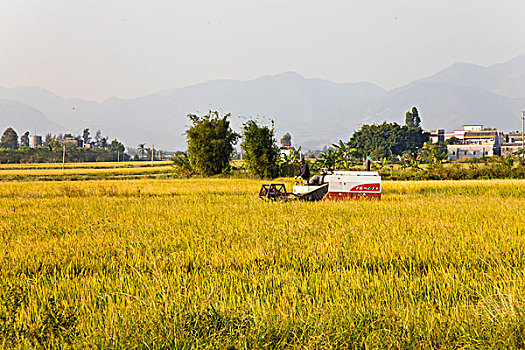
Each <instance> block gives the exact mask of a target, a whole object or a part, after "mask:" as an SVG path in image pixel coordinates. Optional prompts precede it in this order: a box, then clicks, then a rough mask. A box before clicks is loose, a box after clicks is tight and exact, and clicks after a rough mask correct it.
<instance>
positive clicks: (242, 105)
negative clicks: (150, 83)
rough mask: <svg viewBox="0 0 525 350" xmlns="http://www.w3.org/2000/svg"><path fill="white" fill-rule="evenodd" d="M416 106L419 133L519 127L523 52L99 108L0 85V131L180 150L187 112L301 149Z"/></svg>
mask: <svg viewBox="0 0 525 350" xmlns="http://www.w3.org/2000/svg"><path fill="white" fill-rule="evenodd" d="M412 106H417V108H418V109H419V111H420V115H421V117H422V120H423V126H424V127H425V128H430V129H432V128H445V129H447V130H453V129H455V128H458V127H460V126H461V125H462V124H472V123H481V124H484V125H486V126H487V127H497V128H501V129H503V130H506V131H510V130H517V129H520V126H521V118H520V117H521V111H522V110H525V55H522V56H518V57H516V58H514V59H513V60H510V61H508V62H505V63H500V64H496V65H493V66H489V67H481V66H478V65H475V64H469V63H456V64H454V65H452V66H450V67H449V68H447V69H445V70H443V71H441V72H438V73H437V74H434V75H432V76H430V77H426V78H423V79H420V80H417V81H414V82H412V83H410V84H408V85H405V86H403V87H400V88H397V89H393V90H390V91H387V90H385V89H382V88H381V87H379V86H377V85H375V84H371V83H366V82H360V83H346V84H337V83H333V82H330V81H326V80H321V79H306V78H304V77H302V76H301V75H299V74H297V73H294V72H286V73H282V74H277V75H270V76H264V77H261V78H258V79H254V80H250V81H237V80H216V81H210V82H207V83H202V84H198V85H194V86H188V87H185V88H180V89H169V90H164V91H160V92H158V93H155V94H151V95H146V96H143V97H138V98H131V99H118V98H110V99H108V100H106V101H103V102H101V103H98V102H94V101H88V100H82V99H66V98H62V97H60V96H58V95H56V94H54V93H52V92H49V91H47V90H45V89H43V88H40V87H15V88H5V87H0V129H2V130H3V129H5V128H6V127H8V126H12V127H14V128H15V130H17V131H18V133H19V134H21V133H23V132H25V131H26V130H28V131H30V132H31V133H35V132H36V133H38V134H45V133H46V132H53V133H57V132H62V133H64V132H73V133H77V134H78V133H81V130H82V129H83V128H86V127H89V128H90V129H91V131H92V133H94V132H95V131H96V130H97V129H100V130H102V131H103V132H104V133H105V134H107V135H109V137H110V138H115V137H116V138H118V139H119V140H121V141H123V142H124V143H125V144H126V145H128V146H131V147H135V146H136V145H138V144H139V143H146V144H147V145H148V146H149V145H152V144H154V145H155V146H156V147H157V148H163V149H168V150H180V149H185V148H186V144H185V137H184V131H185V129H186V126H187V125H188V124H189V121H188V119H187V117H186V115H187V114H188V113H196V114H203V113H206V112H207V111H208V110H210V109H211V110H218V111H220V112H222V113H228V112H230V113H231V114H232V126H233V127H234V128H239V127H240V126H241V125H242V123H243V122H244V121H245V120H247V119H249V118H257V119H259V120H261V121H263V122H266V123H269V120H270V119H273V120H274V121H275V127H276V132H277V137H278V138H279V137H280V136H281V135H282V134H284V133H286V132H290V134H291V135H292V137H293V142H294V143H295V144H298V145H302V146H303V149H313V148H319V147H322V146H324V145H329V144H330V143H333V142H336V141H338V140H339V139H342V140H348V139H349V138H350V136H351V134H352V132H353V131H354V130H356V129H358V128H359V127H360V125H362V124H363V123H380V122H383V121H396V122H398V123H403V122H404V115H405V112H406V111H407V110H409V109H410V108H412Z"/></svg>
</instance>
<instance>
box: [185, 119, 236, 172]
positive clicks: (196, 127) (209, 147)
mask: <svg viewBox="0 0 525 350" xmlns="http://www.w3.org/2000/svg"><path fill="white" fill-rule="evenodd" d="M229 117H230V114H225V115H224V116H222V117H221V116H220V115H219V113H218V112H216V111H210V112H209V113H208V114H207V115H204V116H202V117H199V116H197V115H195V114H188V118H189V119H190V121H191V122H192V123H193V125H192V126H191V127H190V128H189V129H188V130H186V138H187V142H188V155H189V157H190V163H191V165H192V166H193V167H194V168H195V169H196V170H198V171H199V172H200V173H201V174H202V175H205V176H210V175H214V174H220V173H222V172H223V171H224V170H225V169H226V168H227V167H228V166H229V164H230V158H231V156H232V153H233V145H234V144H235V143H236V142H237V139H238V138H239V135H238V134H236V133H235V132H234V131H233V130H232V129H231V128H230V122H229V120H228V118H229Z"/></svg>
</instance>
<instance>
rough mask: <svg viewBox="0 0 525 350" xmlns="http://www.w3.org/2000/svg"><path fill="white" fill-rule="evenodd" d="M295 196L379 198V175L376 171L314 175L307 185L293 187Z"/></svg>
mask: <svg viewBox="0 0 525 350" xmlns="http://www.w3.org/2000/svg"><path fill="white" fill-rule="evenodd" d="M293 194H294V195H296V196H305V197H312V199H311V200H320V199H326V200H342V199H360V198H363V199H365V198H370V199H381V176H379V173H378V172H376V171H333V172H328V173H326V174H321V175H315V176H313V177H312V178H311V179H310V180H309V181H308V184H307V185H296V186H294V187H293Z"/></svg>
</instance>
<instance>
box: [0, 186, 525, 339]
mask: <svg viewBox="0 0 525 350" xmlns="http://www.w3.org/2000/svg"><path fill="white" fill-rule="evenodd" d="M284 181H286V180H284ZM261 183H262V182H260V181H254V180H240V179H189V180H173V179H164V180H121V181H112V180H108V181H83V182H74V181H58V182H31V181H29V182H2V183H0V245H1V246H2V249H0V347H3V348H20V349H26V348H30V347H31V348H105V349H112V348H148V349H160V348H177V349H193V348H203V349H204V348H206V349H210V348H229V349H248V348H271V349H294V348H297V349H319V348H327V349H338V348H345V349H347V348H351V349H375V348H400V349H404V348H417V349H421V348H440V349H446V348H450V349H457V348H516V349H519V348H523V347H524V346H525V304H524V302H525V297H524V295H525V294H524V292H525V275H524V271H525V270H524V267H525V209H524V204H525V181H522V180H491V181H484V180H479V181H456V182H454V181H442V182H431V181H418V182H410V181H407V182H384V186H383V188H384V190H383V199H382V200H381V201H350V202H315V203H302V202H287V203H266V202H263V201H261V200H260V199H258V198H257V197H256V195H257V192H258V189H259V187H260V185H261ZM289 185H290V183H289V182H287V186H289Z"/></svg>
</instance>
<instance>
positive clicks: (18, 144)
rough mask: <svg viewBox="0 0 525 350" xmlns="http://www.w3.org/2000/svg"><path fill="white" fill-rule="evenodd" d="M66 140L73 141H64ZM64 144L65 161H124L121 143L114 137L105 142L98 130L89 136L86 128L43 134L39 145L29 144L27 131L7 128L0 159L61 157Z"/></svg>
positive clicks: (22, 160) (0, 143) (49, 159)
mask: <svg viewBox="0 0 525 350" xmlns="http://www.w3.org/2000/svg"><path fill="white" fill-rule="evenodd" d="M65 140H69V141H73V143H71V142H70V143H66V142H65ZM75 141H81V142H82V144H83V145H89V148H87V147H79V146H78V144H75ZM64 148H65V149H66V152H65V161H66V162H110V161H117V160H121V161H126V160H129V155H127V154H126V153H125V148H124V145H123V144H122V143H121V142H119V141H118V140H117V139H114V140H112V141H111V142H108V138H107V137H103V136H102V133H101V131H100V130H98V131H97V132H96V133H95V136H94V138H93V139H92V138H91V133H90V131H89V128H86V129H84V130H83V133H82V135H81V136H75V135H73V134H64V135H62V134H59V135H52V134H46V136H45V139H44V140H43V142H42V146H39V147H29V132H26V133H24V134H23V135H22V136H20V138H19V137H18V134H17V133H16V131H15V130H14V129H13V128H10V127H9V128H7V129H6V130H5V131H4V132H3V134H2V137H1V138H0V163H46V162H51V163H53V162H57V161H61V160H62V157H63V154H64V153H63V151H64Z"/></svg>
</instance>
